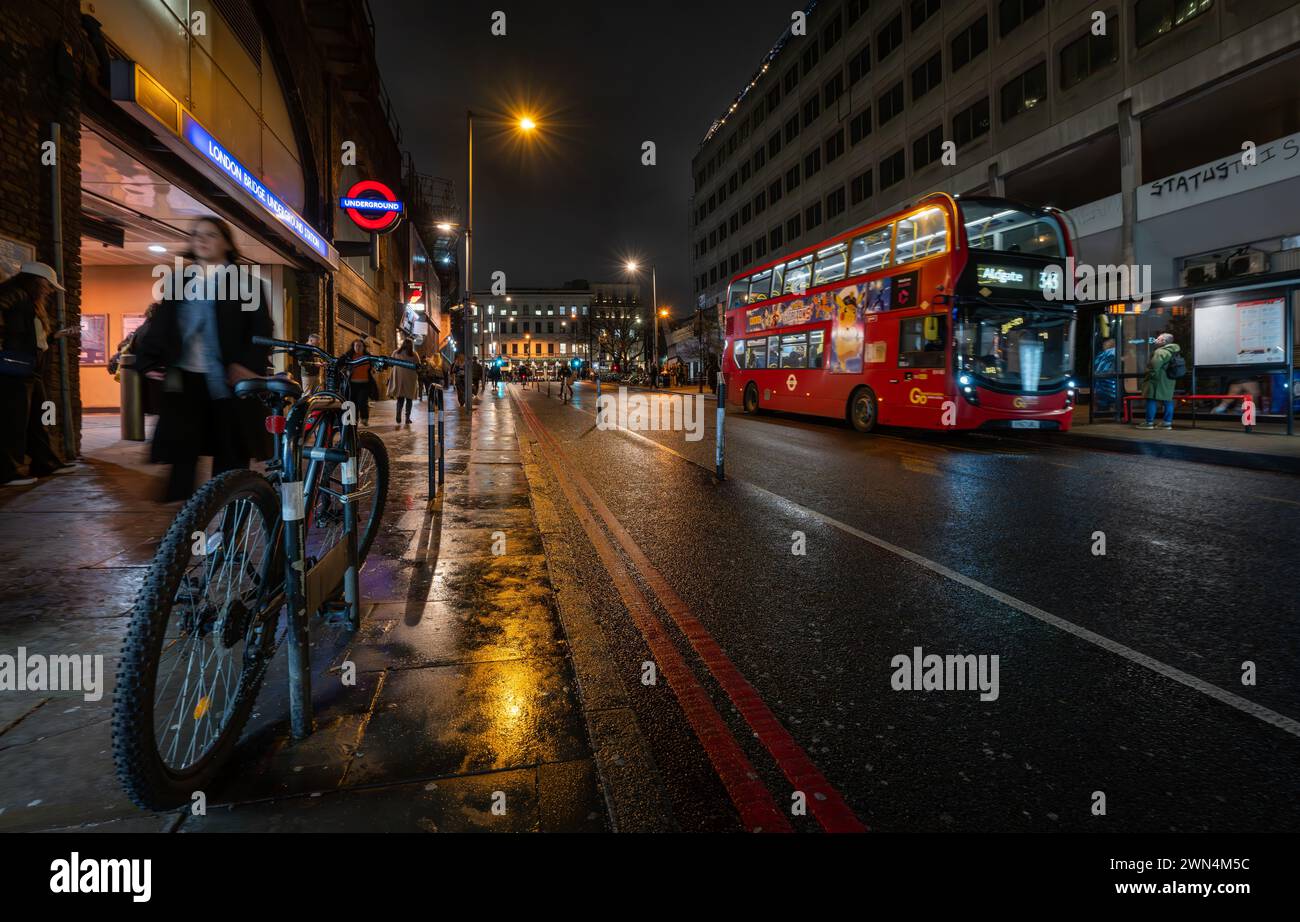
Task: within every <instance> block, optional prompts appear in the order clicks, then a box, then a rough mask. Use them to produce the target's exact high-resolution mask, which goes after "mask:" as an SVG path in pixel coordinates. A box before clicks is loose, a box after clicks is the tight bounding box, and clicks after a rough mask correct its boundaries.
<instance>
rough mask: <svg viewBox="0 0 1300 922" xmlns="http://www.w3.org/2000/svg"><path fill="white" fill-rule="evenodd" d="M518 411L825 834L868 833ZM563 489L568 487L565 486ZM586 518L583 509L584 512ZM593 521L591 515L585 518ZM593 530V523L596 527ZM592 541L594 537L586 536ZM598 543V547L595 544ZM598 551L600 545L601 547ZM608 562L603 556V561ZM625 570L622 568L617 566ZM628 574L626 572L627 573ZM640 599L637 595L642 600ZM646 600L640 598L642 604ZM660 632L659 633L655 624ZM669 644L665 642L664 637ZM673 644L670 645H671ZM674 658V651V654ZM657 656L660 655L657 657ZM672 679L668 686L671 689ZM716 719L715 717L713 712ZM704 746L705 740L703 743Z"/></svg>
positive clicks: (537, 425) (542, 432) (534, 421)
mask: <svg viewBox="0 0 1300 922" xmlns="http://www.w3.org/2000/svg"><path fill="white" fill-rule="evenodd" d="M516 405H517V406H519V408H520V410H521V412H522V413H523V414H524V418H525V419H526V420H527V421H528V424H529V426H530V428H532V430H533V432H534V433H535V434H536V435H537V436H538V439H539V440H540V441H541V442H542V443H543V444H544V445H546V446H549V448H550V450H551V451H552V452H553V453H554V455H557V456H558V457H559V458H560V459H561V460H563V461H564V462H566V463H565V464H564V467H563V471H562V472H561V468H560V467H559V466H558V465H556V464H554V463H552V467H553V468H555V469H556V473H557V475H559V476H561V480H563V477H565V476H567V477H571V478H572V480H573V482H574V483H576V484H577V486H578V489H579V490H581V491H582V494H583V495H584V496H585V497H586V498H587V501H588V502H590V503H591V506H592V508H593V509H594V510H595V511H596V514H597V515H599V516H600V518H601V520H602V521H603V522H604V523H605V527H606V528H607V529H608V530H609V533H610V535H611V536H612V537H613V538H614V540H615V541H616V542H618V545H619V546H620V547H621V548H622V549H623V552H624V553H625V554H627V557H628V559H629V560H630V561H631V562H632V565H633V566H634V567H636V569H637V570H638V571H639V572H640V574H641V576H642V578H643V579H644V580H645V582H646V585H647V586H649V587H650V589H651V591H652V592H653V593H654V594H655V596H656V597H657V598H658V600H659V602H660V604H661V605H663V607H664V610H665V611H667V612H668V615H669V617H671V618H672V619H673V623H674V624H676V625H677V627H678V629H680V630H681V632H682V633H683V634H684V635H685V636H686V639H687V640H688V641H689V642H690V644H691V648H692V649H693V650H694V651H695V653H696V655H697V656H699V658H700V660H701V662H703V663H704V665H705V667H706V668H707V669H708V670H709V672H710V673H711V674H712V675H713V677H714V678H715V679H716V680H717V682H718V684H719V685H721V686H722V689H723V691H725V692H726V694H727V697H728V698H730V699H731V702H732V704H733V705H735V707H736V710H737V711H739V712H740V715H741V717H742V718H744V720H745V723H746V724H748V725H749V728H750V729H751V730H752V731H753V732H754V735H755V736H757V737H758V739H759V741H760V742H761V743H762V744H763V746H764V748H766V749H767V751H768V752H769V753H771V755H772V758H773V759H775V760H776V763H777V766H778V767H779V768H780V769H781V771H782V773H783V774H784V775H785V776H786V778H787V779H788V780H789V781H790V783H791V784H792V785H794V788H795V790H797V791H802V792H803V793H804V795H805V796H806V797H807V800H808V806H809V809H811V810H812V813H813V816H815V817H816V818H817V821H818V822H819V823H820V824H821V825H822V828H823V829H825V830H826V831H827V832H865V831H866V829H867V827H866V826H865V825H864V824H863V823H862V821H861V820H859V819H858V817H857V815H856V814H854V812H853V811H852V809H850V808H849V805H848V804H847V803H845V802H844V798H843V797H842V796H840V793H839V791H837V790H836V789H835V788H834V787H833V786H832V785H831V783H830V782H829V781H827V780H826V777H825V776H824V775H822V773H821V771H820V770H819V769H818V768H817V766H816V765H814V764H813V761H812V759H810V758H808V754H807V753H805V752H804V751H803V749H802V748H801V747H800V746H799V744H798V743H797V742H795V739H794V737H793V736H791V735H790V732H789V731H788V730H786V729H785V727H783V726H782V725H781V722H780V721H779V720H777V719H776V715H775V714H773V713H772V711H771V709H770V708H768V706H767V705H766V704H765V703H764V702H763V699H762V698H761V697H760V696H759V694H758V691H757V690H755V688H754V686H753V685H751V684H750V683H749V680H747V679H746V678H745V677H744V675H743V674H742V673H741V672H740V670H739V669H737V668H736V665H735V663H733V662H732V661H731V658H730V657H729V656H727V654H726V653H724V652H723V650H722V647H720V646H719V645H718V642H717V641H716V640H714V639H713V635H712V634H710V633H709V631H708V629H707V628H706V627H705V626H704V625H703V624H701V623H700V621H699V619H698V618H696V617H695V615H693V614H692V613H691V610H690V608H689V606H687V604H686V603H685V602H684V601H683V600H682V598H681V597H680V596H679V595H677V593H676V591H674V590H673V588H672V586H670V585H669V584H668V581H667V580H666V579H664V576H663V574H661V573H660V572H659V571H658V570H657V569H656V568H655V566H654V565H653V564H652V563H650V560H649V558H647V557H646V556H645V554H644V552H642V550H641V548H640V546H638V545H637V543H636V542H635V541H634V540H633V539H632V537H631V535H629V534H628V533H627V531H626V530H625V529H624V528H623V526H622V524H621V523H620V522H619V521H618V519H617V518H616V517H615V516H614V514H613V513H612V512H610V510H609V507H608V506H606V505H605V502H604V500H602V499H601V498H600V495H599V494H598V493H597V492H596V491H595V489H594V488H593V487H592V486H591V484H590V483H589V482H588V481H587V479H586V478H585V477H583V476H582V474H581V473H580V472H579V471H578V470H577V468H576V466H575V465H573V464H572V463H571V462H569V459H568V456H567V454H566V453H565V451H564V449H563V448H561V447H560V444H559V442H557V441H556V440H555V437H554V436H552V435H551V433H550V431H549V430H547V429H546V427H545V426H543V425H542V423H541V421H540V420H539V419H538V418H537V416H536V414H534V413H533V411H532V408H531V407H529V406H527V404H525V403H524V402H523V401H522V400H518V399H516ZM561 486H562V487H563V486H564V484H563V483H562V484H561ZM565 492H566V495H567V496H569V501H570V503H571V504H572V505H574V507H575V508H578V507H579V506H581V505H582V504H581V503H573V496H572V495H571V494H570V492H569V490H566V491H565ZM583 511H584V513H585V511H586V510H585V509H584V510H583ZM587 517H588V518H590V515H589V514H588V515H587ZM592 524H593V525H594V524H595V523H594V521H593V523H592ZM588 535H589V536H590V532H589V533H588ZM593 543H594V542H593ZM597 550H598V551H599V550H600V548H599V545H598V546H597ZM603 559H604V557H603V555H602V560H603ZM619 566H620V567H622V562H621V561H620V562H619ZM624 572H625V573H626V571H624ZM639 594H640V593H639V592H638V595H639ZM644 601H645V599H644V597H642V602H644ZM655 625H656V628H659V629H660V630H662V628H660V627H659V625H658V622H657V620H656V622H655ZM665 639H666V640H668V638H667V637H665ZM669 642H670V643H671V641H670V640H669ZM673 652H674V653H676V649H675V648H674V650H673ZM656 656H657V654H656ZM671 681H672V680H671V678H670V679H669V682H670V683H671ZM715 713H716V712H715ZM701 741H703V738H701Z"/></svg>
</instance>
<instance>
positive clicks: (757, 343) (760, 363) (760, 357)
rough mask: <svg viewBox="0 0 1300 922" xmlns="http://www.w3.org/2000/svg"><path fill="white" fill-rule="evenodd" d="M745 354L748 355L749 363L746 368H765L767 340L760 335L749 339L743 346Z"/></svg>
mask: <svg viewBox="0 0 1300 922" xmlns="http://www.w3.org/2000/svg"><path fill="white" fill-rule="evenodd" d="M745 354H746V355H748V356H749V364H748V365H746V366H745V367H746V368H766V367H767V340H766V339H764V338H762V337H759V338H758V339H751V340H749V343H748V345H747V346H746V347H745Z"/></svg>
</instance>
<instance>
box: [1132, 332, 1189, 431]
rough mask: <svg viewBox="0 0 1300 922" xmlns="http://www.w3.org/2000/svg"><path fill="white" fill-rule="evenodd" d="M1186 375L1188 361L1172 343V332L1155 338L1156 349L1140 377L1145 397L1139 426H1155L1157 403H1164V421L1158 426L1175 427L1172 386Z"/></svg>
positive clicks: (1176, 344) (1141, 427)
mask: <svg viewBox="0 0 1300 922" xmlns="http://www.w3.org/2000/svg"><path fill="white" fill-rule="evenodd" d="M1185 374H1187V362H1186V360H1184V359H1183V356H1182V354H1181V352H1180V350H1179V346H1178V343H1176V342H1174V334H1173V333H1161V334H1160V335H1159V336H1157V337H1156V351H1155V352H1153V353H1151V359H1150V361H1148V362H1147V371H1146V377H1144V378H1143V379H1142V396H1143V397H1145V398H1146V405H1147V421H1146V422H1145V423H1140V424H1139V425H1138V427H1137V428H1139V429H1155V428H1156V425H1155V418H1156V408H1157V404H1161V403H1163V404H1164V421H1163V422H1161V424H1160V428H1161V429H1172V428H1174V385H1175V384H1177V383H1178V379H1179V378H1181V377H1182V376H1183V375H1185Z"/></svg>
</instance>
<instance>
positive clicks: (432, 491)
mask: <svg viewBox="0 0 1300 922" xmlns="http://www.w3.org/2000/svg"><path fill="white" fill-rule="evenodd" d="M435 390H436V388H435V387H434V385H432V384H430V385H429V406H428V411H429V412H428V417H429V441H428V446H429V499H431V500H432V499H433V497H434V496H435V495H436V494H437V492H438V478H437V474H436V472H435V470H434V467H435V465H436V464H437V461H436V460H435V458H434V456H433V455H434V441H433V438H434V429H433V427H434V422H435V420H434V416H435V414H436V411H435V410H434V408H433V401H434V396H433V392H434V391H435Z"/></svg>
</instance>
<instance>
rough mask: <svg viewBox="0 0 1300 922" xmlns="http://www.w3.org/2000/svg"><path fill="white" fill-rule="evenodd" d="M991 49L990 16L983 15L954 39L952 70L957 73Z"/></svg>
mask: <svg viewBox="0 0 1300 922" xmlns="http://www.w3.org/2000/svg"><path fill="white" fill-rule="evenodd" d="M988 50H989V18H988V16H981V17H980V18H979V19H977V20H975V21H974V22H973V23H971V24H970V25H969V26H967V27H966V28H965V29H962V30H961V31H960V32H958V33H957V34H956V35H955V36H953V39H952V72H953V73H954V74H955V73H957V71H959V70H961V69H962V68H963V67H965V66H966V65H967V64H969V63H970V62H971V61H973V60H975V59H976V58H978V57H979V56H980V55H982V54H983V53H984V52H986V51H988Z"/></svg>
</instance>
